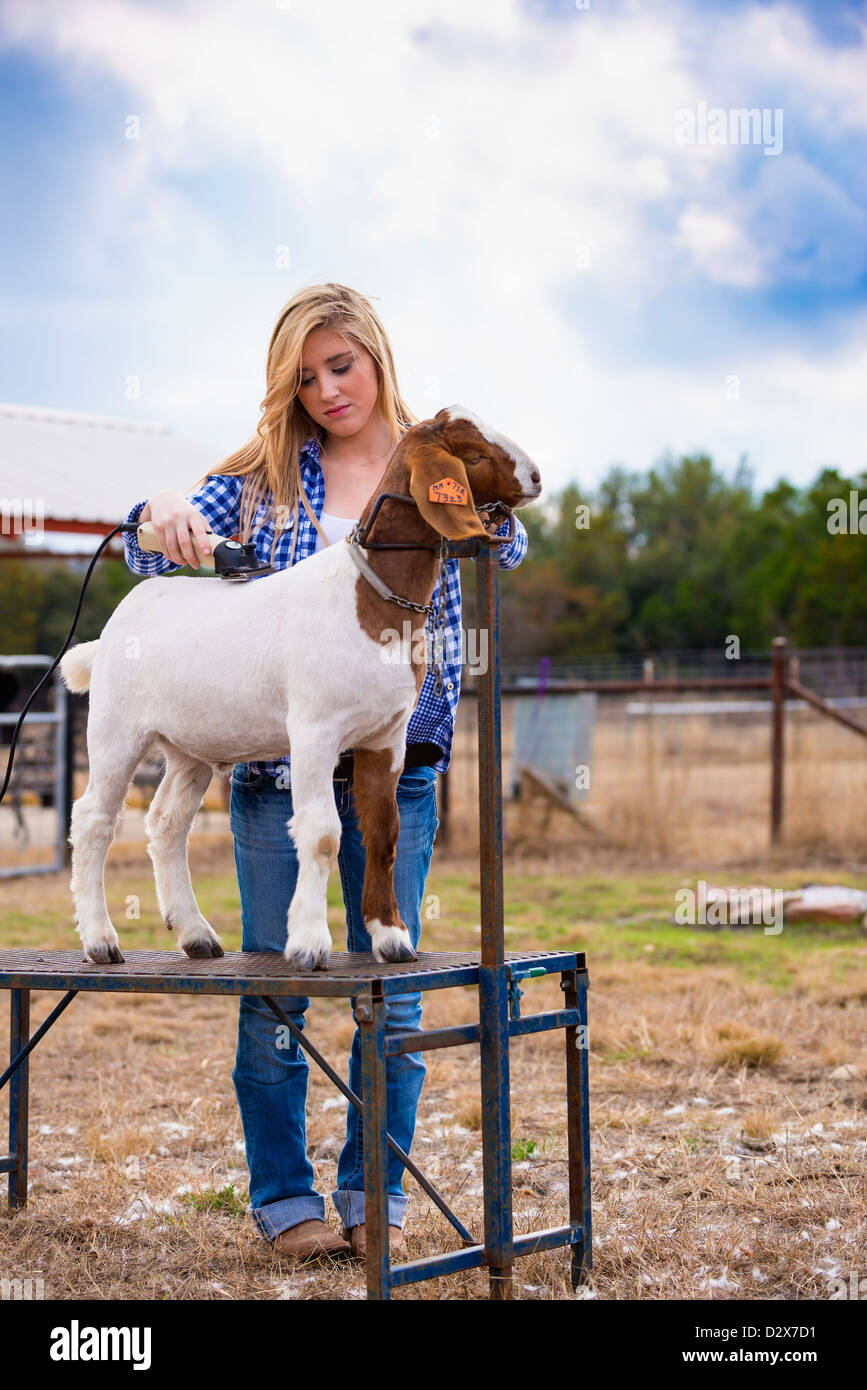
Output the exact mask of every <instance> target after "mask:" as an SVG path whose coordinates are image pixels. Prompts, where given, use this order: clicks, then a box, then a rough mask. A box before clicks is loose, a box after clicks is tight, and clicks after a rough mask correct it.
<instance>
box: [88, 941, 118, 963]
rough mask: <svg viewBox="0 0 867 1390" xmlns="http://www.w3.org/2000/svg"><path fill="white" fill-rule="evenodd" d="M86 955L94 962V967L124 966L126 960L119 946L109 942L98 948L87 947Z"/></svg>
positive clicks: (104, 942) (97, 946)
mask: <svg viewBox="0 0 867 1390" xmlns="http://www.w3.org/2000/svg"><path fill="white" fill-rule="evenodd" d="M85 955H86V956H87V958H88V960H92V961H93V963H94V965H124V964H125V962H124V958H123V956H122V955H121V953H120V951H119V949H118V947H117V946H114V945H112V943H111V942H109V941H103V942H101V943H100V944H99V945H96V946H87V947H85Z"/></svg>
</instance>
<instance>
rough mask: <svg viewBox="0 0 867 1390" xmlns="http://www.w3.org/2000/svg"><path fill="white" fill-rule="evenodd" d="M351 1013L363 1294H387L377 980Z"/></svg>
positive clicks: (381, 1010) (381, 1004) (381, 1009)
mask: <svg viewBox="0 0 867 1390" xmlns="http://www.w3.org/2000/svg"><path fill="white" fill-rule="evenodd" d="M355 1018H356V1021H357V1023H358V1025H359V1032H360V1034H361V1100H362V1133H363V1136H364V1223H365V1232H366V1236H367V1297H368V1298H372V1299H390V1297H391V1271H390V1266H389V1257H388V1142H387V1134H388V1129H387V1123H386V1122H387V1106H388V1103H387V1092H386V1084H385V1081H386V1079H385V1000H384V998H383V995H382V985H381V983H380V982H379V981H377V980H374V981H373V983H372V985H371V989H370V992H369V993H368V994H365V995H360V996H359V999H358V1002H357V1004H356V1006H355Z"/></svg>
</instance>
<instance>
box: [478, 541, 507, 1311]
mask: <svg viewBox="0 0 867 1390" xmlns="http://www.w3.org/2000/svg"><path fill="white" fill-rule="evenodd" d="M498 579H499V558H498V556H497V552H496V550H495V548H494V547H488V546H486V547H484V548H480V551H479V554H478V555H477V557H476V586H477V595H478V598H477V604H476V611H477V614H478V622H479V624H480V625H481V627H482V628H483V629H485V630H486V631H487V635H488V644H487V645H488V669H487V671H485V672H484V673H483V675H482V676H481V677H480V680H479V687H478V720H479V861H480V884H481V914H482V922H481V927H482V953H481V965H480V968H479V1025H480V1036H479V1042H480V1050H481V1083H482V1171H483V1182H484V1192H485V1195H484V1203H485V1263H486V1264H487V1266H488V1278H489V1282H490V1296H491V1298H494V1299H505V1298H511V1296H512V1263H513V1258H514V1255H513V1248H512V1126H511V1110H510V1103H509V993H508V985H509V982H508V979H507V972H506V965H505V950H504V940H505V938H504V933H503V786H502V775H503V774H502V740H501V727H500V640H499V589H498Z"/></svg>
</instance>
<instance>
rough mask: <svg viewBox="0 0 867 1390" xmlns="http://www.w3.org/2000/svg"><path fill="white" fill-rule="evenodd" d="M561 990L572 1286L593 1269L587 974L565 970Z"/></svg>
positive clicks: (575, 1285)
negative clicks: (569, 1015) (567, 1022)
mask: <svg viewBox="0 0 867 1390" xmlns="http://www.w3.org/2000/svg"><path fill="white" fill-rule="evenodd" d="M560 988H561V989H562V990H563V993H564V995H565V1005H566V1008H567V1009H577V1010H578V1023H577V1025H576V1026H575V1027H573V1028H567V1029H566V1134H567V1142H568V1158H569V1223H570V1225H573V1226H574V1225H575V1224H576V1223H579V1222H580V1225H581V1229H582V1233H583V1234H582V1239H581V1241H580V1243H578V1244H575V1245H573V1246H572V1287H573V1289H575V1288H577V1287H578V1285H579V1284H583V1283H586V1280H587V1275H588V1274H589V1272H590V1270H591V1269H592V1268H593V1228H592V1220H591V1207H590V1085H589V1081H590V1078H589V1070H588V1068H589V1058H590V1047H589V1042H588V1036H587V971H586V970H564V971H563V975H562V978H561V981H560Z"/></svg>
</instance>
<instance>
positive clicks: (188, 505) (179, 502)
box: [145, 488, 211, 570]
mask: <svg viewBox="0 0 867 1390" xmlns="http://www.w3.org/2000/svg"><path fill="white" fill-rule="evenodd" d="M145 511H149V512H150V518H149V519H150V521H151V523H152V525H153V528H154V530H155V531H156V533H157V538H158V540H159V546H160V550H161V551H162V552H163V554H164V555H165V556H166V558H167V559H169V560H171V562H172V564H174V565H192V567H193V569H194V570H197V569H198V568H199V560H198V556H197V555H196V552H195V550H194V549H193V540H192V538H193V536H195V538H196V543H197V545H198V546H199V549H200V550H201V551H202V554H203V555H208V554H209V553H210V549H211V547H210V543H209V541H208V540H207V533H208V531H209V530H210V525H209V523H208V522H207V521H206V520H205V518H204V517H203V516H202V514H201V512H199V511H196V508H195V507H194V506H193V504H192V502H188V501H187V499H186V497H184V496H183V495H182V494H181V493H180V492H173V491H172V490H171V488H166V489H165V490H164V491H163V492H155V493H154V495H153V497H151V498H150V500H149V502H148V505H147V507H146V508H145Z"/></svg>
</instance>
